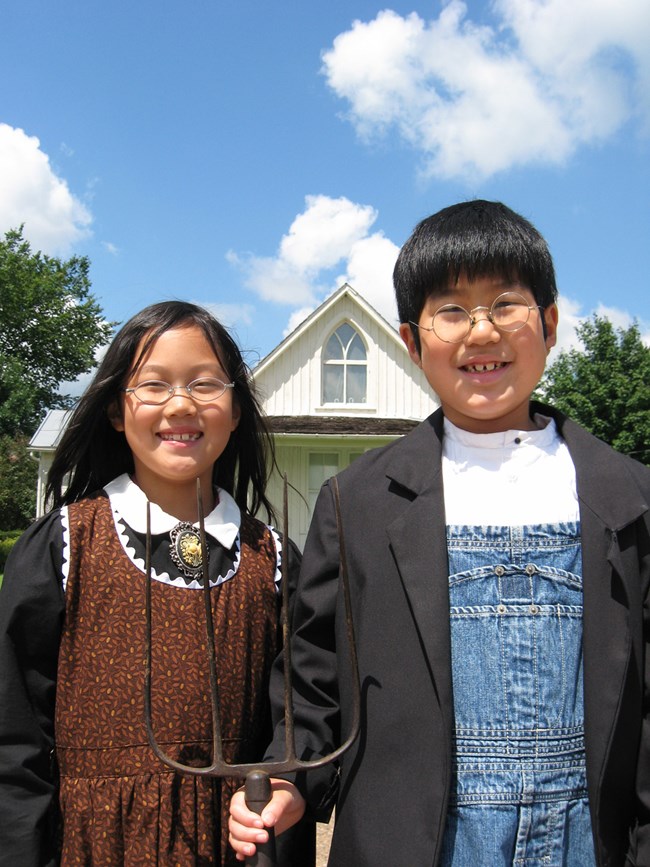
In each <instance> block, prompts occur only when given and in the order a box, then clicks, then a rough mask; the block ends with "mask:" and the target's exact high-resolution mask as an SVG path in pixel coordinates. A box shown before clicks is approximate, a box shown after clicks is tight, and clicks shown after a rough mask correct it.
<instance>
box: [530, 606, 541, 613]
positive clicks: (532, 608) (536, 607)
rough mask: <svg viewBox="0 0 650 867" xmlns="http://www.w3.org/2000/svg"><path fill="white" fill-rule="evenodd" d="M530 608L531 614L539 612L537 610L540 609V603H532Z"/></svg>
mask: <svg viewBox="0 0 650 867" xmlns="http://www.w3.org/2000/svg"><path fill="white" fill-rule="evenodd" d="M528 610H529V611H530V613H531V614H537V612H538V611H539V606H538V605H531V606H530V608H529V609H528Z"/></svg>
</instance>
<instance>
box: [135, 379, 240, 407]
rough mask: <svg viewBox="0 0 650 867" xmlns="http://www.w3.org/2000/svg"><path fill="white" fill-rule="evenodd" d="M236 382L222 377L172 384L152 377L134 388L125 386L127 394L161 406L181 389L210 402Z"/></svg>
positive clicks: (195, 398) (152, 404) (194, 397)
mask: <svg viewBox="0 0 650 867" xmlns="http://www.w3.org/2000/svg"><path fill="white" fill-rule="evenodd" d="M234 387H235V383H234V382H222V381H221V380H220V379H211V378H209V377H208V378H205V379H194V380H192V382H190V383H189V384H188V385H170V384H169V383H168V382H161V381H160V380H157V379H151V380H148V381H147V382H139V383H138V384H137V385H134V386H133V387H132V388H123V389H122V391H124V392H125V393H126V394H132V395H134V396H135V397H137V399H138V400H139V401H140V403H146V404H148V405H149V406H160V405H161V404H163V403H167V401H168V400H171V398H172V397H173V396H174V394H175V393H176V392H177V391H178V390H179V389H180V390H181V391H185V392H186V394H187V396H188V397H191V398H192V399H193V400H199V401H201V402H202V403H210V401H212V400H218V398H220V397H221V395H222V394H225V392H226V389H228V388H234Z"/></svg>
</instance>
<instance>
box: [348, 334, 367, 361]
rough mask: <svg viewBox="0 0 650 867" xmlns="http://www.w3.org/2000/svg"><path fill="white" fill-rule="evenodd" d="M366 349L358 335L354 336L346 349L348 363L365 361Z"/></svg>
mask: <svg viewBox="0 0 650 867" xmlns="http://www.w3.org/2000/svg"><path fill="white" fill-rule="evenodd" d="M365 360H366V347H365V346H364V345H363V341H362V340H361V338H360V337H359V335H358V334H355V335H354V338H353V339H352V342H351V343H350V345H349V347H348V361H365Z"/></svg>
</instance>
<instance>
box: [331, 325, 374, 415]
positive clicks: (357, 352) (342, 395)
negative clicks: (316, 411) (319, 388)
mask: <svg viewBox="0 0 650 867" xmlns="http://www.w3.org/2000/svg"><path fill="white" fill-rule="evenodd" d="M367 382H368V362H367V356H366V347H365V346H364V343H363V340H362V339H361V337H360V335H359V334H358V332H357V331H355V330H354V328H353V327H352V326H351V325H350V324H349V323H347V322H344V323H343V325H340V326H339V327H338V328H337V329H336V331H335V332H334V333H333V334H332V335H331V336H330V338H329V340H328V341H327V343H326V344H325V348H324V350H323V403H365V402H366V390H367Z"/></svg>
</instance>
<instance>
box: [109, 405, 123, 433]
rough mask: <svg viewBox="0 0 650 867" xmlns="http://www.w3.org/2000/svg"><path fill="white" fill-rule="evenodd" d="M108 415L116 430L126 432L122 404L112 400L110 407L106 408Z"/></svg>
mask: <svg viewBox="0 0 650 867" xmlns="http://www.w3.org/2000/svg"><path fill="white" fill-rule="evenodd" d="M106 415H107V416H108V420H109V421H110V423H111V424H112V425H113V427H114V428H115V430H118V431H123V430H124V419H123V418H122V410H121V408H120V403H119V401H118V400H117V399H115V400H112V401H111V402H110V403H109V405H108V407H107V408H106Z"/></svg>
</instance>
